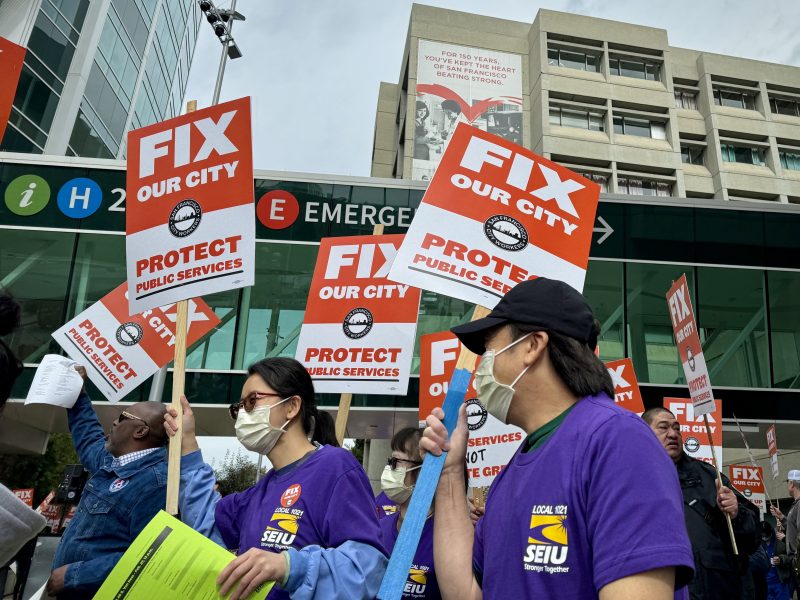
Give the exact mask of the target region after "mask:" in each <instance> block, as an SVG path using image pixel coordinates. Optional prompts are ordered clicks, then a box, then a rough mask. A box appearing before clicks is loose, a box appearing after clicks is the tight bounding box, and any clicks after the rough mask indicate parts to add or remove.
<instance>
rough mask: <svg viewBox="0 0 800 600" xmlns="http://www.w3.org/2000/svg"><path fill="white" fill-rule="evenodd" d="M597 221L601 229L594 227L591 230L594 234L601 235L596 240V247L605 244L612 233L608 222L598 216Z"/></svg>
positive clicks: (612, 229) (612, 230)
mask: <svg viewBox="0 0 800 600" xmlns="http://www.w3.org/2000/svg"><path fill="white" fill-rule="evenodd" d="M597 220H598V221H599V222H600V225H602V227H595V228H594V229H592V231H594V232H595V233H602V234H603V235H601V236H600V239H599V240H597V245H598V246H599V245H600V244H602V243H603V242H605V241H606V240H607V239H608V237H609V236H610V235H611V234H612V233H614V228H613V227H611V225H609V224H608V222H607V221H606V220H605V219H604V218H603V217H601V216H600V215H597Z"/></svg>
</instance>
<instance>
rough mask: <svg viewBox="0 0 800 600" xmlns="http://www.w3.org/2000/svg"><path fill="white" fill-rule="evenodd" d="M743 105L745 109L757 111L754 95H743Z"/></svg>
mask: <svg viewBox="0 0 800 600" xmlns="http://www.w3.org/2000/svg"><path fill="white" fill-rule="evenodd" d="M742 104H743V106H744V108H746V109H748V110H755V109H756V99H755V96H754V95H753V94H743V95H742Z"/></svg>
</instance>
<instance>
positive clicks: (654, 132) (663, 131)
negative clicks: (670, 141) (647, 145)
mask: <svg viewBox="0 0 800 600" xmlns="http://www.w3.org/2000/svg"><path fill="white" fill-rule="evenodd" d="M650 135H651V136H652V138H653V139H654V140H666V139H667V125H666V123H659V122H658V121H651V122H650Z"/></svg>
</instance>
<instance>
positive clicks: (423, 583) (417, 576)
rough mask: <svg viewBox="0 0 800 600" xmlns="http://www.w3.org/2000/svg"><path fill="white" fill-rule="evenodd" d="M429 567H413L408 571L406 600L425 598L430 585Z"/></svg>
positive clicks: (404, 590)
mask: <svg viewBox="0 0 800 600" xmlns="http://www.w3.org/2000/svg"><path fill="white" fill-rule="evenodd" d="M428 571H430V567H429V566H428V565H411V568H410V569H409V570H408V581H406V585H405V586H404V587H403V597H404V598H424V597H425V588H426V587H427V585H428Z"/></svg>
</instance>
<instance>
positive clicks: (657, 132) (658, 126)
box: [612, 113, 667, 141]
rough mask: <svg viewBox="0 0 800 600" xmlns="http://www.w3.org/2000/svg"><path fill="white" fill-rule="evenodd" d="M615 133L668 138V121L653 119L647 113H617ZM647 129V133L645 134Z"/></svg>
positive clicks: (660, 138)
mask: <svg viewBox="0 0 800 600" xmlns="http://www.w3.org/2000/svg"><path fill="white" fill-rule="evenodd" d="M612 121H613V124H614V133H615V134H619V135H632V136H635V137H643V138H650V139H654V140H664V141H666V139H667V121H666V120H660V119H653V118H651V117H649V116H647V115H633V114H624V113H623V114H615V115H613V119H612ZM645 130H647V134H645Z"/></svg>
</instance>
